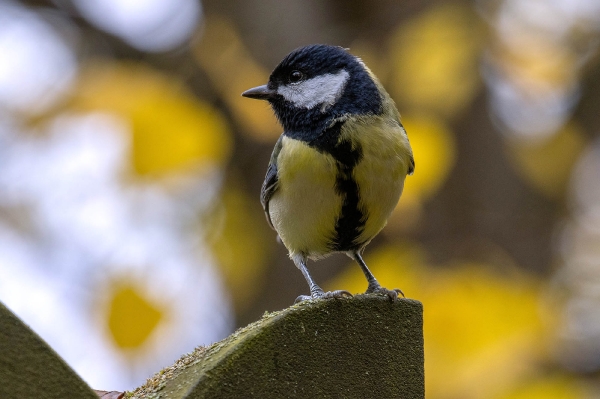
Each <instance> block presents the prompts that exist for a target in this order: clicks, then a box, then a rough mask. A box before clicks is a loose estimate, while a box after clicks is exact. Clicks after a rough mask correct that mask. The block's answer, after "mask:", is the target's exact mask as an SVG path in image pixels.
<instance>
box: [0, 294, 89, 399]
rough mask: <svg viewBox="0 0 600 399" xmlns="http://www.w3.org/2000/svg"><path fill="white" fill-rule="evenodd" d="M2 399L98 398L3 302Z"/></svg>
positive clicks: (0, 328)
mask: <svg viewBox="0 0 600 399" xmlns="http://www.w3.org/2000/svg"><path fill="white" fill-rule="evenodd" d="M65 339H68V337H65ZM0 398H3V399H9V398H19V399H29V398H32V399H34V398H35V399H46V398H48V399H50V398H57V399H58V398H60V399H64V398H83V399H84V398H92V399H98V396H97V395H96V394H94V392H93V391H92V390H91V389H90V388H89V387H88V386H87V384H86V383H85V382H83V380H82V379H81V378H79V376H78V375H77V374H76V373H75V372H74V371H73V370H72V369H71V368H70V367H69V366H68V365H67V364H66V363H65V362H64V360H62V359H61V358H60V356H58V355H57V354H56V352H54V351H53V350H52V349H50V347H49V346H48V344H46V343H45V342H44V341H43V340H42V339H41V338H40V337H39V336H38V335H37V334H36V333H34V332H33V331H32V330H31V329H30V328H29V327H27V326H26V325H25V324H24V323H23V322H22V321H21V320H20V319H19V318H18V317H16V316H15V315H14V314H13V313H12V312H11V311H10V310H8V309H7V308H6V307H5V306H4V304H2V303H1V302H0Z"/></svg>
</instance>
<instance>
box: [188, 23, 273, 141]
mask: <svg viewBox="0 0 600 399" xmlns="http://www.w3.org/2000/svg"><path fill="white" fill-rule="evenodd" d="M193 51H194V55H195V57H196V60H197V61H198V64H199V65H200V66H201V67H202V68H203V69H204V70H205V71H206V73H207V74H208V77H209V78H210V80H211V82H212V84H213V85H214V87H215V89H216V90H217V91H218V92H219V94H220V95H221V96H222V98H223V99H224V100H225V102H226V103H227V105H228V106H229V107H230V108H231V110H232V115H233V117H234V118H235V119H236V121H237V122H238V123H239V124H240V125H241V126H243V127H244V131H245V132H248V133H249V134H251V135H252V137H253V138H255V139H257V140H261V141H266V142H272V141H275V140H276V139H277V137H279V135H280V134H281V128H280V127H279V125H278V124H277V120H276V119H275V116H274V114H273V112H272V111H271V108H270V107H269V104H268V103H267V102H265V101H256V100H251V99H248V98H244V97H242V96H241V94H242V93H243V92H244V91H246V90H248V89H250V88H252V87H255V86H260V85H263V84H266V83H267V81H268V80H269V72H268V71H267V70H266V69H264V68H263V67H262V66H260V65H259V64H258V63H257V62H256V61H255V60H254V58H252V55H251V54H250V52H249V51H248V49H247V48H246V47H245V46H244V44H243V42H242V40H241V39H240V36H239V34H238V32H237V31H236V29H235V27H234V25H233V23H231V22H230V21H229V20H227V19H225V18H223V17H218V16H215V15H210V16H208V17H207V18H206V21H205V26H204V31H203V34H202V38H201V39H200V40H199V41H198V42H197V45H196V46H195V47H194V49H193Z"/></svg>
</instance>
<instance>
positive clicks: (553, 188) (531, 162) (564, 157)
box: [507, 122, 586, 197]
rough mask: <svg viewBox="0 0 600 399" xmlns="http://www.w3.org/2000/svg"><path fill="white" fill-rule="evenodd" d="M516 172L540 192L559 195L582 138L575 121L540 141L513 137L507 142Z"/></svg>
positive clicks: (562, 190)
mask: <svg viewBox="0 0 600 399" xmlns="http://www.w3.org/2000/svg"><path fill="white" fill-rule="evenodd" d="M507 144H508V150H509V154H510V159H511V160H512V162H513V165H514V167H515V170H516V171H517V173H518V174H519V175H520V176H521V177H522V178H524V179H525V180H526V181H527V182H529V183H530V184H531V185H532V186H533V187H535V188H536V189H537V190H539V191H540V192H541V193H542V194H545V195H547V196H550V197H554V196H557V195H561V194H562V193H563V192H564V189H565V186H566V185H567V183H568V181H569V177H570V176H571V170H572V168H573V165H574V164H575V162H577V159H578V158H579V155H580V154H581V152H582V151H583V149H584V147H585V144H586V139H585V135H584V134H583V131H582V129H581V128H580V126H579V125H578V124H576V123H575V122H571V123H568V124H567V125H565V126H564V127H562V128H561V129H560V130H559V131H558V132H557V133H555V134H553V135H551V136H550V137H548V138H546V139H545V140H541V141H526V140H519V139H513V140H509V141H508V142H507Z"/></svg>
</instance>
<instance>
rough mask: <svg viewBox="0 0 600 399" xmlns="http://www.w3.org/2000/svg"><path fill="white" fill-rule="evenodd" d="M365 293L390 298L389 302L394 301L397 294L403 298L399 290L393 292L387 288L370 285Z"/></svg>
mask: <svg viewBox="0 0 600 399" xmlns="http://www.w3.org/2000/svg"><path fill="white" fill-rule="evenodd" d="M366 293H367V294H378V295H384V296H387V297H388V298H390V301H392V302H394V301H395V300H396V299H398V294H400V295H402V297H403V298H404V292H402V290H401V289H399V288H394V289H393V290H388V289H387V288H385V287H382V286H381V285H379V284H377V285H370V286H369V288H367V292H366Z"/></svg>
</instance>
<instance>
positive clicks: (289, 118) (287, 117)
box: [242, 44, 382, 132]
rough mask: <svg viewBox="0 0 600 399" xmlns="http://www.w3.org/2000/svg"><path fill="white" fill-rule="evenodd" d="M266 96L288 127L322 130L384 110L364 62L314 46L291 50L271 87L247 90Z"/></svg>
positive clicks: (252, 95)
mask: <svg viewBox="0 0 600 399" xmlns="http://www.w3.org/2000/svg"><path fill="white" fill-rule="evenodd" d="M242 95H243V96H244V97H249V98H255V99H260V100H267V101H269V103H270V104H271V106H272V107H273V110H274V111H275V114H276V115H277V118H278V119H279V121H280V122H281V124H282V125H283V127H284V129H285V130H286V131H315V132H317V131H319V130H322V129H323V128H325V127H326V126H327V125H328V123H329V122H330V121H331V120H332V119H334V118H337V117H341V116H344V115H348V114H350V115H363V114H379V113H380V112H381V106H382V96H381V93H380V92H379V89H378V86H377V84H376V83H375V81H374V77H373V76H372V74H370V72H369V71H368V69H367V68H366V67H365V65H364V64H363V63H362V61H361V60H360V59H359V58H357V57H355V56H353V55H352V54H350V53H348V52H347V51H346V50H345V49H343V48H341V47H336V46H328V45H323V44H315V45H310V46H306V47H301V48H299V49H296V50H294V51H292V52H291V53H290V54H288V55H287V56H286V57H285V58H284V59H283V60H282V61H281V62H280V63H279V65H278V66H277V67H276V68H275V69H274V70H273V72H272V73H271V76H270V78H269V82H268V83H267V84H266V85H263V86H258V87H255V88H253V89H250V90H247V91H245V92H244V93H242Z"/></svg>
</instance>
